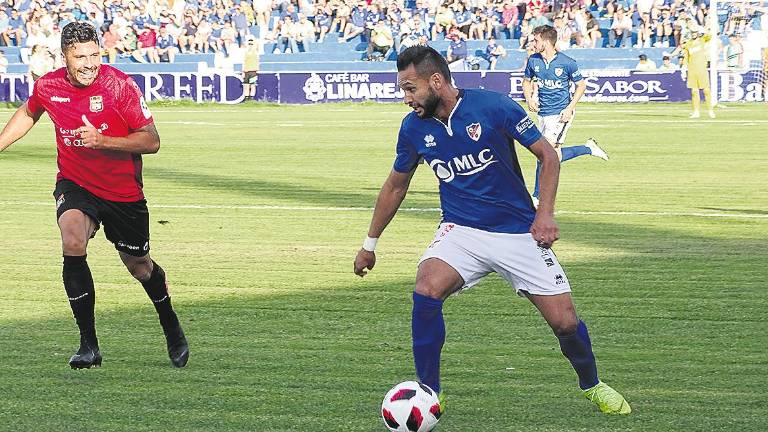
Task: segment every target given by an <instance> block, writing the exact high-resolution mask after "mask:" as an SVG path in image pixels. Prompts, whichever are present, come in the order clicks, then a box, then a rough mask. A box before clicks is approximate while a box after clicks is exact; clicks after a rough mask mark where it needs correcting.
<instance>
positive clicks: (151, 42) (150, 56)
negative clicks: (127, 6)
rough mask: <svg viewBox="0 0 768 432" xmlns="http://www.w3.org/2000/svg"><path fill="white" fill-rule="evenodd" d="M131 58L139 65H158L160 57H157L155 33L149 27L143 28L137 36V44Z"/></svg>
mask: <svg viewBox="0 0 768 432" xmlns="http://www.w3.org/2000/svg"><path fill="white" fill-rule="evenodd" d="M136 48H137V49H136V51H134V53H133V58H134V59H136V61H138V62H139V63H146V62H147V60H149V62H150V63H160V57H159V56H158V55H157V33H155V29H154V28H152V27H151V26H145V27H144V28H143V29H142V30H141V32H140V33H139V35H138V43H137V44H136Z"/></svg>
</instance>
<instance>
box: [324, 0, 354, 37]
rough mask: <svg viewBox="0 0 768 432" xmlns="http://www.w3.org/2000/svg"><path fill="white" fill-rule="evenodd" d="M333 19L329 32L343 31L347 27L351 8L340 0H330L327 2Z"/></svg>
mask: <svg viewBox="0 0 768 432" xmlns="http://www.w3.org/2000/svg"><path fill="white" fill-rule="evenodd" d="M329 5H330V6H329V7H330V8H331V12H332V14H331V15H332V16H333V21H331V29H330V30H329V31H331V32H338V33H344V32H345V31H346V29H347V22H348V21H349V16H350V14H351V13H352V9H351V8H350V7H349V5H347V4H346V3H345V2H343V1H341V0H331V2H330V3H329Z"/></svg>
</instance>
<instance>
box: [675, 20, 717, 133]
mask: <svg viewBox="0 0 768 432" xmlns="http://www.w3.org/2000/svg"><path fill="white" fill-rule="evenodd" d="M691 36H692V38H691V39H690V40H688V41H687V42H685V43H684V44H683V45H682V51H683V64H684V65H685V66H686V67H687V68H688V88H689V89H691V103H693V113H692V114H691V118H699V116H700V114H699V106H700V105H701V98H700V97H699V90H704V101H705V103H706V104H707V107H708V108H709V118H715V111H714V110H713V108H714V104H713V103H712V95H710V92H709V71H708V70H707V63H708V61H709V52H708V51H709V41H710V40H711V39H712V36H711V35H708V34H704V29H703V28H699V29H694V30H693V34H692V35H691Z"/></svg>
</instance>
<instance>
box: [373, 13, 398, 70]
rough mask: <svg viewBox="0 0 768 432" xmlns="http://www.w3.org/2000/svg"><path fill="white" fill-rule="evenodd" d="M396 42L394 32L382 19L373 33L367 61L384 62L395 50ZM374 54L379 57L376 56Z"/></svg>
mask: <svg viewBox="0 0 768 432" xmlns="http://www.w3.org/2000/svg"><path fill="white" fill-rule="evenodd" d="M394 44H395V40H394V38H393V37H392V31H391V30H390V29H389V27H388V26H387V23H386V22H384V20H382V19H380V20H379V21H378V22H376V25H375V26H374V27H373V31H371V39H370V41H369V42H368V50H367V57H366V58H367V60H369V61H370V60H384V59H386V57H387V56H388V55H389V53H390V50H392V49H393V48H394ZM374 53H378V54H379V55H377V56H374Z"/></svg>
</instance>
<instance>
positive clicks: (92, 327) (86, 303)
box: [61, 255, 99, 347]
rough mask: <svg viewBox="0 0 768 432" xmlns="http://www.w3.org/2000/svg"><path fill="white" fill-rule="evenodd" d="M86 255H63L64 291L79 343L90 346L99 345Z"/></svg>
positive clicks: (93, 296)
mask: <svg viewBox="0 0 768 432" xmlns="http://www.w3.org/2000/svg"><path fill="white" fill-rule="evenodd" d="M86 257H87V255H83V256H67V255H64V269H63V270H62V272H61V273H62V278H63V279H64V289H65V290H66V291H67V297H69V306H70V307H71V308H72V314H73V315H74V316H75V321H76V322H77V327H78V328H79V329H80V341H81V343H83V342H86V343H88V344H89V345H91V346H94V347H97V346H98V345H99V343H98V340H97V339H96V324H95V319H94V315H93V306H94V304H95V303H96V293H95V291H94V289H93V277H92V276H91V269H90V268H88V262H87V261H86Z"/></svg>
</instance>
